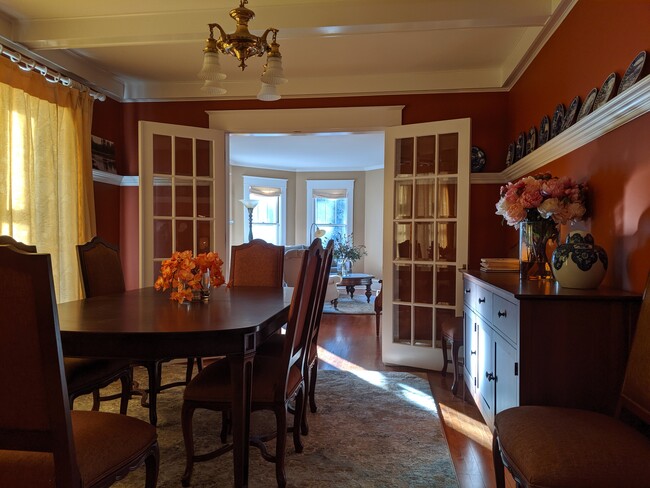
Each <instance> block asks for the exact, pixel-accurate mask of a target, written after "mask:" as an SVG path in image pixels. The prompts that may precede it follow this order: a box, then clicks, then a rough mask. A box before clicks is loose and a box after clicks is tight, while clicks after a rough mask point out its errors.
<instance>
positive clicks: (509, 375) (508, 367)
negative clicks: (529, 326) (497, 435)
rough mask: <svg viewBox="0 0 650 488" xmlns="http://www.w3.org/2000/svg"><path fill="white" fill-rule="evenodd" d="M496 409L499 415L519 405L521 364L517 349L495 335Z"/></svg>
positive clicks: (495, 411)
mask: <svg viewBox="0 0 650 488" xmlns="http://www.w3.org/2000/svg"><path fill="white" fill-rule="evenodd" d="M494 337H495V340H494V351H495V355H494V370H495V375H496V382H495V388H496V391H495V406H494V407H495V408H494V413H495V414H497V413H499V412H501V411H502V410H505V409H507V408H511V407H516V406H518V405H519V362H518V359H517V351H516V349H515V348H514V347H513V346H512V345H510V344H508V343H507V342H506V341H505V339H503V338H502V337H500V336H499V335H498V334H496V333H495V334H494Z"/></svg>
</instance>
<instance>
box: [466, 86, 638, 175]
mask: <svg viewBox="0 0 650 488" xmlns="http://www.w3.org/2000/svg"><path fill="white" fill-rule="evenodd" d="M648 111H650V76H646V77H645V78H643V79H641V80H639V81H638V82H637V83H635V84H634V85H632V86H631V87H630V88H628V89H627V90H626V91H624V92H623V93H621V94H620V95H617V96H616V97H614V98H612V99H611V100H610V101H609V102H607V103H606V104H605V105H603V106H602V107H600V108H599V109H598V110H596V111H595V112H592V113H591V114H589V115H587V116H586V117H585V118H583V119H582V120H579V121H578V122H576V123H575V124H573V125H572V126H571V127H569V128H568V129H567V130H565V131H564V132H561V133H560V134H558V135H557V136H555V137H554V138H553V139H551V140H550V141H548V142H547V143H546V144H544V145H543V146H540V147H538V148H537V149H535V150H534V151H533V152H531V153H530V154H529V155H528V156H525V157H523V158H522V159H520V160H519V161H517V162H516V163H515V164H513V165H511V166H509V167H508V168H506V169H505V170H503V171H501V172H500V173H472V175H471V177H470V182H471V183H475V184H478V183H483V184H489V183H496V184H503V183H506V182H508V181H513V180H516V179H517V178H520V177H522V176H524V175H527V174H530V173H532V172H533V171H535V170H536V169H539V168H541V167H542V166H545V165H547V164H548V163H550V162H552V161H554V160H556V159H558V158H560V157H562V156H564V155H565V154H568V153H570V152H571V151H574V150H576V149H578V148H579V147H582V146H584V145H585V144H588V143H590V142H592V141H594V140H595V139H598V138H599V137H600V136H602V135H604V134H607V133H608V132H610V131H613V130H614V129H617V128H619V127H621V126H622V125H625V124H627V123H628V122H630V121H631V120H633V119H636V118H637V117H640V116H641V115H643V114H645V113H647V112H648Z"/></svg>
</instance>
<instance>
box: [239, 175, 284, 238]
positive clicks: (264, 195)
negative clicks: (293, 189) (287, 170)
mask: <svg viewBox="0 0 650 488" xmlns="http://www.w3.org/2000/svg"><path fill="white" fill-rule="evenodd" d="M243 195H244V198H246V199H249V200H256V201H257V205H256V206H255V208H254V209H253V221H252V231H253V238H255V239H264V240H265V241H266V242H270V243H272V244H276V245H282V244H284V243H285V242H286V215H287V211H286V207H287V205H286V195H287V180H284V179H279V178H263V177H259V176H244V193H243ZM244 221H245V222H244V234H245V235H244V240H245V241H246V240H247V235H248V230H249V222H248V211H246V212H244Z"/></svg>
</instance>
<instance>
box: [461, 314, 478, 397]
mask: <svg viewBox="0 0 650 488" xmlns="http://www.w3.org/2000/svg"><path fill="white" fill-rule="evenodd" d="M464 331H465V341H464V344H465V354H464V358H465V361H464V363H465V385H466V387H467V388H469V391H470V393H471V394H472V395H474V392H475V391H476V387H477V384H476V368H477V362H476V358H477V351H478V327H477V325H476V320H475V319H474V313H473V312H472V311H471V310H470V309H469V308H468V307H465V309H464Z"/></svg>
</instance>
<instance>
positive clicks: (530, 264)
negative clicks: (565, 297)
mask: <svg viewBox="0 0 650 488" xmlns="http://www.w3.org/2000/svg"><path fill="white" fill-rule="evenodd" d="M558 233H559V232H558V228H557V224H556V223H555V222H553V220H550V219H541V220H527V221H524V222H522V223H521V224H519V276H520V278H521V279H522V280H523V279H526V280H552V279H553V270H552V269H551V262H550V259H549V254H550V253H549V249H548V246H549V244H550V243H551V242H553V243H555V242H557V236H558ZM551 253H552V250H551Z"/></svg>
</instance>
